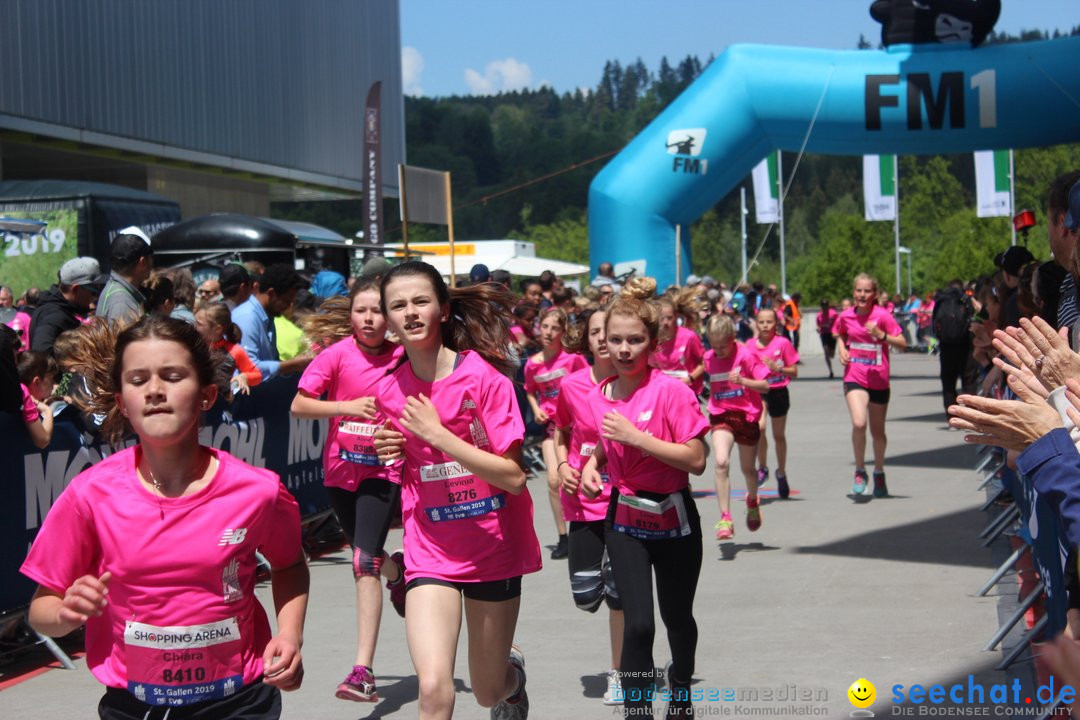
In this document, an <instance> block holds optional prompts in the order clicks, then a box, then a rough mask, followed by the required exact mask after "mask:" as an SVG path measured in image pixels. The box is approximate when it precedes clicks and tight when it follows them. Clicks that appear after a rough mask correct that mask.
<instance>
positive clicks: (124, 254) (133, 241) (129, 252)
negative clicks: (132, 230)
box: [109, 234, 154, 268]
mask: <svg viewBox="0 0 1080 720" xmlns="http://www.w3.org/2000/svg"><path fill="white" fill-rule="evenodd" d="M109 254H110V255H111V256H112V264H113V266H114V267H122V268H123V267H130V266H131V265H134V264H135V263H137V262H138V261H139V259H140V258H143V257H146V256H147V255H153V254H154V251H153V249H151V247H150V244H149V243H147V242H146V241H145V240H143V239H142V238H141V237H139V236H138V235H130V234H125V235H117V236H116V239H115V240H113V241H112V247H111V248H110V249H109Z"/></svg>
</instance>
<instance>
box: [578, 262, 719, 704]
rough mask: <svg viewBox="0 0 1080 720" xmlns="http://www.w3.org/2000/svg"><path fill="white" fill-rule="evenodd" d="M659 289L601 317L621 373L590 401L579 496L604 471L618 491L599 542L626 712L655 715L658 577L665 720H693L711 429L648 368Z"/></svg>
mask: <svg viewBox="0 0 1080 720" xmlns="http://www.w3.org/2000/svg"><path fill="white" fill-rule="evenodd" d="M655 291H656V282H655V281H654V280H652V279H651V278H633V279H631V280H630V282H629V283H627V286H626V287H625V288H624V289H623V291H622V296H621V297H620V298H619V299H618V300H616V301H615V302H613V303H612V304H611V306H610V309H609V310H608V311H607V317H606V323H605V330H606V337H607V346H608V352H609V353H610V354H611V358H612V363H613V364H614V366H615V372H616V373H617V375H616V377H613V378H608V379H606V380H603V381H601V383H600V384H599V385H598V386H597V387H596V388H595V389H594V390H593V392H592V394H591V395H590V398H589V399H590V402H589V410H590V412H591V413H592V424H593V426H594V427H596V428H598V430H599V434H600V443H599V444H598V445H597V447H596V449H595V450H594V452H593V454H592V456H591V457H590V458H589V460H588V461H587V462H586V463H585V467H584V468H583V469H582V472H581V490H582V492H584V493H585V495H586V497H595V496H596V495H599V494H600V492H601V490H602V488H603V479H602V477H601V475H600V471H601V470H603V469H605V468H606V470H607V472H608V474H609V475H610V477H611V482H612V484H613V485H614V487H613V489H612V490H611V501H610V504H609V506H608V513H607V518H606V519H605V533H604V540H605V543H606V545H607V549H608V555H609V557H610V558H611V570H612V573H613V574H614V577H615V587H616V589H617V590H618V592H619V599H620V600H621V601H622V606H623V613H624V614H625V630H624V632H623V651H622V660H621V662H620V671H621V673H622V686H623V696H624V700H623V708H624V713H625V715H626V717H648V716H649V715H651V714H652V695H651V693H650V692H649V691H650V689H651V685H652V682H653V679H654V674H653V669H654V667H655V665H654V664H653V654H652V648H653V637H654V635H655V634H656V627H655V621H654V619H653V616H654V612H655V611H654V608H653V575H655V577H656V592H657V601H658V604H659V608H660V617H661V618H663V620H664V625H665V626H666V627H667V637H668V642H669V643H670V646H671V657H672V664H671V666H670V668H669V669H668V672H667V685H668V688H669V689H670V693H669V697H670V700H669V703H668V708H667V717H668V718H674V717H693V707H692V705H691V702H690V680H691V678H692V677H693V674H694V659H695V655H696V652H697V639H698V631H697V623H696V622H695V621H694V615H693V609H694V595H695V593H696V591H697V582H698V576H699V574H700V572H701V557H702V547H701V517H700V516H699V515H698V512H697V507H696V506H695V504H694V499H693V497H692V495H691V494H690V477H689V476H690V473H693V474H694V475H700V474H701V473H702V472H703V471H704V470H705V441H704V437H705V434H706V433H707V432H708V431H709V425H708V423H707V422H706V421H705V418H704V416H702V414H701V410H700V408H699V406H698V400H697V396H696V395H694V391H693V390H691V389H690V388H689V387H687V385H686V384H685V383H682V382H680V381H678V380H676V379H674V378H671V377H669V376H667V375H665V374H664V373H663V372H662V371H660V370H658V369H656V368H653V367H650V366H649V355H650V354H651V353H652V351H653V350H654V349H655V348H656V342H657V338H658V335H659V331H660V327H659V326H660V322H659V317H658V315H659V313H658V312H657V308H656V306H655V305H654V304H652V303H650V302H648V300H647V299H648V298H651V297H652V295H653V293H655ZM665 694H668V693H665Z"/></svg>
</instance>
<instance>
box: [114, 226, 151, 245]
mask: <svg viewBox="0 0 1080 720" xmlns="http://www.w3.org/2000/svg"><path fill="white" fill-rule="evenodd" d="M117 235H134V236H135V237H140V238H142V239H143V242H145V243H146V244H147V245H149V244H150V236H149V235H147V234H146V233H145V232H143V229H142V228H141V227H139V226H138V225H128V226H127V227H126V228H124V229H123V230H121V231H120V232H118V233H117Z"/></svg>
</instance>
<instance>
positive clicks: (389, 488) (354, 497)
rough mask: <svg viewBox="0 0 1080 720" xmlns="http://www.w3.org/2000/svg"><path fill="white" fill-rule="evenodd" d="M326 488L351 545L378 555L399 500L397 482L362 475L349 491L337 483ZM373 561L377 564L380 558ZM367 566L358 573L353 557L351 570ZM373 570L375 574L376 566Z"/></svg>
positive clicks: (373, 555) (399, 493)
mask: <svg viewBox="0 0 1080 720" xmlns="http://www.w3.org/2000/svg"><path fill="white" fill-rule="evenodd" d="M326 491H327V492H328V493H329V495H330V505H331V506H332V507H333V508H334V514H335V515H337V519H338V522H339V523H341V529H342V530H344V531H345V537H347V538H348V539H349V544H350V545H352V547H353V549H354V550H359V551H360V552H361V553H362V554H363V555H365V556H367V557H368V558H382V554H383V546H384V545H385V544H386V535H387V533H389V532H390V523H391V522H392V521H393V518H394V512H395V510H396V508H397V506H398V503H399V502H400V501H401V486H400V485H398V484H397V483H392V482H390V481H389V480H386V479H385V478H366V479H365V480H362V481H361V482H360V484H359V485H358V486H357V488H356V490H353V491H349V490H345V489H343V488H337V487H328V488H326ZM376 564H379V565H381V560H379V561H378V562H377V563H376ZM370 569H371V568H368V572H365V573H360V572H359V571H358V568H357V563H356V558H355V557H354V562H353V572H354V574H357V575H360V574H372V573H371V572H370ZM374 574H375V575H378V570H377V569H376V571H375V573H374Z"/></svg>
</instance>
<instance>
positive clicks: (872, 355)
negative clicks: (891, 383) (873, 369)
mask: <svg viewBox="0 0 1080 720" xmlns="http://www.w3.org/2000/svg"><path fill="white" fill-rule="evenodd" d="M848 351H849V355H850V357H851V362H853V363H855V364H856V365H880V364H881V345H878V344H877V343H856V342H853V343H850V344H848Z"/></svg>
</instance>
